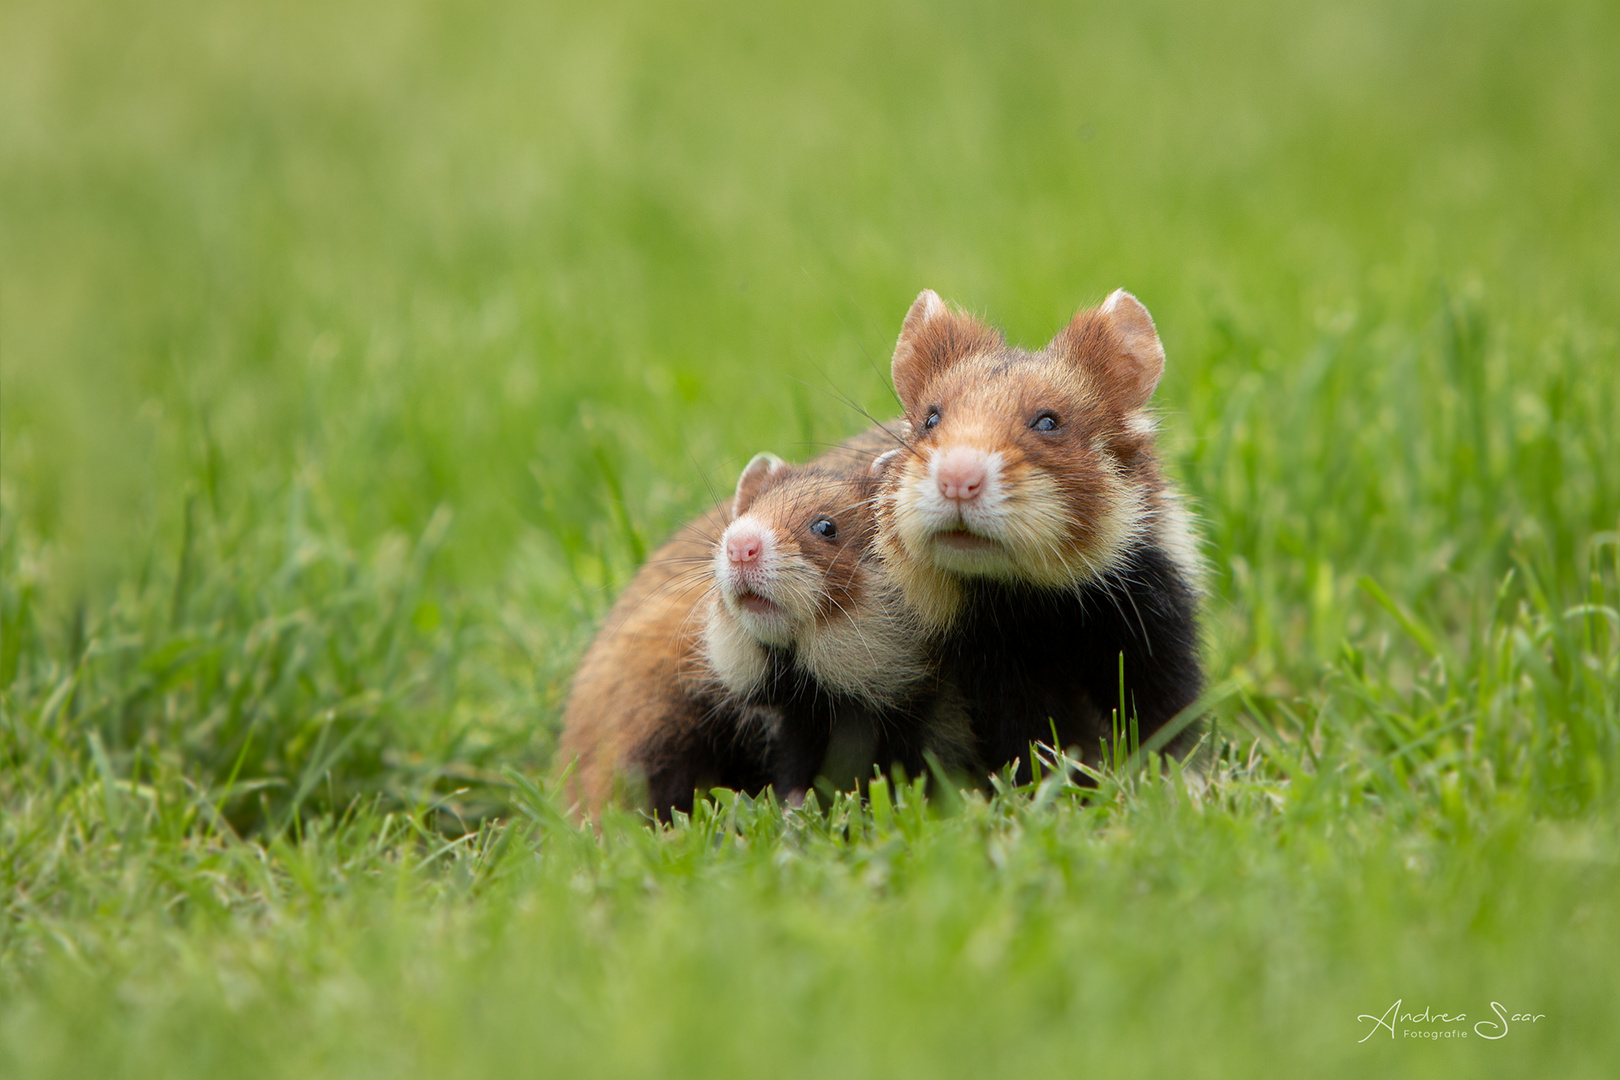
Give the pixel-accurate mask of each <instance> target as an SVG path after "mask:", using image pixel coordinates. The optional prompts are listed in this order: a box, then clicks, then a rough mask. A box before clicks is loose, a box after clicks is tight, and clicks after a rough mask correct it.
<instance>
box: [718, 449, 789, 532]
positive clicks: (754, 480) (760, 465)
mask: <svg viewBox="0 0 1620 1080" xmlns="http://www.w3.org/2000/svg"><path fill="white" fill-rule="evenodd" d="M787 469H788V465H787V462H785V461H783V460H782V459H781V458H779V457H777V456H776V455H775V454H755V455H754V456H753V457H752V458H751V459H750V460H749V462H748V464H747V465H744V466H743V471H742V475H741V476H739V477H737V494H735V495H733V496H732V498H731V516H732V518H733V519H735V518H739V517H742V515H743V514H744V513H745V512H746V511H747V510H748V506H749V504H750V503H752V502H753V501H754V500H755V499H757V498H759V495H760V492H762V491H764V490H765V489H766V488H768V487H770V486H771V485H772V484H774V483H775V482H776V481H777V480H779V479H781V477H782V474H783V473H785V472H787Z"/></svg>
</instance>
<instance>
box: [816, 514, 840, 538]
mask: <svg viewBox="0 0 1620 1080" xmlns="http://www.w3.org/2000/svg"><path fill="white" fill-rule="evenodd" d="M810 531H811V532H813V533H815V534H816V535H817V536H819V537H821V538H822V539H823V540H836V539H838V526H837V525H834V524H833V519H832V518H816V520H815V521H813V522H811V524H810Z"/></svg>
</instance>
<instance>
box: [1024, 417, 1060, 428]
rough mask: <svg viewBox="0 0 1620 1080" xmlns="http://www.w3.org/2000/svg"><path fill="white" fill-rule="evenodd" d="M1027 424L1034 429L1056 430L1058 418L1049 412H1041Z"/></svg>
mask: <svg viewBox="0 0 1620 1080" xmlns="http://www.w3.org/2000/svg"><path fill="white" fill-rule="evenodd" d="M1029 426H1030V427H1031V428H1033V429H1034V430H1036V431H1056V430H1057V427H1058V418H1057V417H1055V416H1053V415H1052V414H1051V413H1049V412H1043V413H1041V414H1040V415H1039V416H1037V417H1035V419H1033V420H1031V421H1030V422H1029Z"/></svg>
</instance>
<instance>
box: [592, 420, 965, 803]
mask: <svg viewBox="0 0 1620 1080" xmlns="http://www.w3.org/2000/svg"><path fill="white" fill-rule="evenodd" d="M854 442H855V440H852V443H854ZM868 442H869V443H870V444H871V445H869V446H868V445H865V444H861V445H857V446H856V447H855V449H853V450H849V449H847V448H846V449H845V450H844V451H843V452H841V453H834V454H828V455H825V456H824V457H823V458H822V459H819V460H818V461H816V462H812V463H810V464H808V465H801V466H792V465H788V464H786V463H784V462H782V461H781V460H780V459H778V458H776V457H773V456H771V455H769V454H761V455H758V456H756V457H755V458H754V459H753V460H752V461H750V462H749V463H748V466H747V467H746V468H745V469H744V470H743V472H742V475H741V476H740V477H739V478H738V481H737V488H736V493H735V494H734V496H733V498H732V499H731V501H730V503H729V505H728V506H726V507H724V508H721V509H718V510H716V511H715V512H712V513H710V514H706V515H704V516H703V517H701V518H699V519H698V520H696V521H694V522H692V523H690V524H689V525H687V526H686V527H685V528H683V529H682V530H681V531H680V532H679V533H678V534H677V535H676V537H675V538H674V539H672V540H671V541H670V542H669V543H668V544H666V545H665V546H664V547H663V548H661V549H659V551H658V552H656V553H655V554H654V555H653V557H652V558H651V559H649V560H648V562H647V563H646V565H645V566H643V568H642V569H641V571H640V572H639V573H638V574H637V575H636V578H635V580H634V581H633V582H632V583H631V585H630V587H629V588H628V589H626V590H625V593H624V595H623V596H622V597H620V599H619V601H618V603H617V604H616V605H615V606H614V608H613V611H612V612H611V613H610V614H609V616H608V619H607V622H606V623H605V625H604V627H603V629H602V631H601V633H600V634H599V635H598V637H597V639H596V641H595V642H593V643H592V645H591V647H590V649H589V650H588V651H587V652H586V654H585V658H584V660H583V661H582V662H581V664H580V668H579V671H578V674H577V675H576V676H575V681H574V686H573V689H572V692H571V694H570V698H569V703H568V707H567V711H566V715H565V722H564V732H563V737H562V740H561V744H560V750H561V754H560V760H562V761H570V760H576V759H577V762H578V764H577V770H578V771H577V774H576V777H575V780H574V785H575V788H574V792H575V795H576V797H578V798H579V800H580V801H581V803H582V804H583V806H584V808H585V809H586V811H587V812H589V813H592V814H595V813H598V812H599V811H600V809H601V807H602V806H603V805H604V804H605V803H606V802H607V801H608V800H609V799H610V798H612V797H613V796H614V795H615V790H616V785H626V786H632V785H637V784H645V786H646V791H645V795H644V798H643V799H642V800H641V801H642V802H643V804H644V805H647V806H650V808H651V809H653V811H654V812H655V813H657V814H659V815H660V816H664V817H667V816H668V813H669V812H670V811H671V810H681V811H689V810H690V809H691V805H692V797H693V792H694V790H695V789H703V788H707V787H710V786H716V785H719V786H725V787H732V788H736V789H739V790H743V791H749V792H757V791H759V790H762V789H763V788H764V787H766V786H772V787H774V788H775V789H776V791H777V794H778V796H779V797H781V798H783V799H784V800H785V801H788V802H791V803H797V802H798V801H800V800H802V799H803V797H804V794H805V792H806V790H807V789H808V787H809V786H810V784H811V783H812V782H813V781H814V779H815V777H816V776H817V774H818V771H819V770H820V769H821V767H822V765H823V762H824V760H825V759H826V756H827V753H828V749H829V744H830V740H831V739H832V738H833V736H834V735H835V733H836V732H838V731H839V730H840V729H842V730H843V732H844V733H845V734H846V735H847V736H849V737H850V738H852V739H853V740H854V743H855V746H856V749H855V753H856V755H857V756H858V757H863V758H868V759H870V760H869V761H868V762H858V763H857V765H856V771H857V773H858V772H860V771H861V769H862V767H863V765H864V766H869V765H870V764H878V765H884V766H886V765H887V764H890V763H892V762H896V761H898V762H900V763H901V764H903V765H905V767H907V768H908V769H909V770H912V771H914V772H915V771H917V770H920V768H921V767H922V760H923V758H922V754H923V751H924V749H932V750H934V751H935V752H936V753H939V754H940V755H941V756H942V757H945V758H947V759H952V758H955V757H958V756H960V752H959V750H958V749H957V744H959V743H962V744H965V743H966V741H967V728H966V723H965V720H963V721H959V722H957V723H956V724H955V725H954V726H953V725H952V724H951V723H950V722H949V717H947V719H946V722H944V723H936V724H933V725H932V726H929V725H928V724H927V723H926V720H927V716H926V715H925V710H926V709H928V708H933V709H935V711H936V712H937V711H938V708H939V707H938V706H937V705H936V704H935V702H936V701H937V700H938V697H939V696H938V695H937V693H935V692H934V688H933V685H932V683H931V681H930V679H931V675H932V671H933V669H932V667H931V666H930V661H929V658H928V655H927V653H926V650H925V648H924V645H923V642H922V640H921V638H920V637H919V635H918V634H917V633H916V632H915V629H914V628H913V627H912V625H911V616H910V613H909V609H908V608H907V607H906V605H905V603H904V601H903V599H902V598H901V595H900V591H899V589H898V588H897V587H896V586H895V585H894V584H893V583H892V582H890V581H889V580H888V578H887V577H886V576H885V575H883V573H882V572H881V567H880V565H879V564H878V562H877V560H876V558H875V556H874V555H873V553H872V551H871V542H872V538H873V534H874V530H875V514H874V507H873V503H872V500H873V497H874V495H875V494H876V492H877V490H878V481H877V480H875V479H874V478H873V477H872V476H871V475H870V473H871V471H872V468H873V466H874V464H875V453H876V450H877V449H878V447H879V446H880V445H883V444H880V443H879V442H878V441H876V440H875V439H869V440H868ZM891 445H892V444H891ZM964 715H965V714H964ZM936 729H937V730H936ZM931 732H932V734H930V733H931ZM930 739H932V741H931V742H930V741H928V740H930ZM953 740H954V741H953ZM868 775H869V773H868ZM624 794H626V795H628V794H629V792H628V791H626V792H624Z"/></svg>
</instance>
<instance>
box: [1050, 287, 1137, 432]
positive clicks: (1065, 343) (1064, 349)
mask: <svg viewBox="0 0 1620 1080" xmlns="http://www.w3.org/2000/svg"><path fill="white" fill-rule="evenodd" d="M1047 348H1048V349H1050V350H1051V351H1052V352H1054V353H1056V354H1058V355H1059V356H1061V357H1063V358H1065V359H1067V360H1068V361H1069V362H1070V363H1074V364H1077V365H1080V366H1083V367H1085V368H1087V369H1088V370H1090V371H1093V372H1095V373H1097V374H1098V375H1100V376H1102V384H1103V385H1102V387H1101V389H1102V391H1103V392H1104V393H1105V394H1107V395H1108V396H1109V397H1110V398H1111V399H1113V400H1114V401H1115V402H1117V403H1118V405H1119V406H1120V407H1121V408H1123V409H1126V410H1130V409H1140V408H1141V407H1142V406H1144V405H1146V404H1147V403H1148V399H1149V398H1151V397H1152V396H1153V391H1154V390H1155V389H1156V388H1157V387H1158V385H1159V377H1160V376H1162V375H1163V374H1164V346H1163V345H1162V344H1160V343H1159V332H1158V331H1157V330H1155V329H1154V328H1153V316H1151V315H1149V314H1148V309H1147V308H1145V307H1143V306H1142V301H1140V300H1138V299H1137V298H1136V297H1134V296H1132V295H1131V294H1130V293H1128V292H1126V291H1125V290H1124V289H1115V290H1114V291H1113V292H1112V293H1110V294H1109V295H1108V299H1107V300H1104V301H1103V302H1102V305H1101V306H1100V307H1096V308H1091V309H1089V310H1086V311H1082V312H1080V313H1079V314H1078V315H1076V316H1075V317H1074V319H1073V320H1072V321H1071V322H1070V323H1069V325H1068V326H1066V327H1064V328H1063V330H1062V332H1060V333H1059V334H1058V336H1057V337H1055V338H1053V339H1052V343H1051V345H1049V346H1047Z"/></svg>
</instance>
